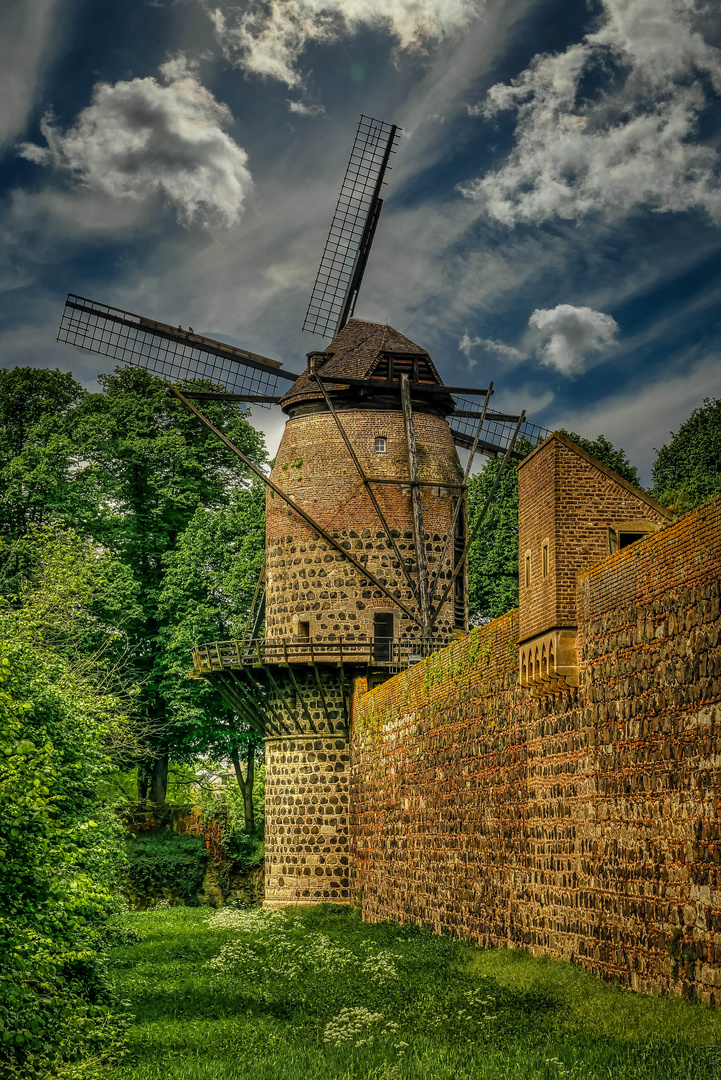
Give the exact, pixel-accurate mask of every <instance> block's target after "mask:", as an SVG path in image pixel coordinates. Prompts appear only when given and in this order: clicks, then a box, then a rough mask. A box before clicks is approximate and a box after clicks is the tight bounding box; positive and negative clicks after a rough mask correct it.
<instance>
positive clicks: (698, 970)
mask: <svg viewBox="0 0 721 1080" xmlns="http://www.w3.org/2000/svg"><path fill="white" fill-rule="evenodd" d="M720 579H721V499H717V500H715V501H714V502H712V503H710V504H707V506H705V507H702V508H701V509H700V510H698V511H696V512H694V513H692V514H690V515H688V516H687V517H686V518H684V519H682V520H681V521H679V522H677V523H676V524H674V525H671V526H669V527H668V528H667V529H665V530H663V531H661V532H658V533H652V534H650V535H649V536H647V537H645V538H644V539H643V540H640V541H639V542H638V543H636V544H634V545H633V546H631V547H628V548H626V549H625V550H623V551H621V552H619V553H617V554H616V555H614V556H612V557H611V558H609V559H606V560H605V561H603V562H602V563H601V564H600V565H598V566H596V567H593V568H592V569H590V570H587V571H585V572H584V573H583V574H581V575H580V578H579V582H578V591H577V597H576V600H577V608H578V613H579V642H578V647H579V659H580V665H579V666H580V672H579V674H580V678H579V686H578V688H577V689H571V690H567V691H564V692H563V693H556V694H550V695H548V696H547V697H545V698H543V699H540V700H539V699H533V698H531V697H529V695H528V691H527V690H524V689H523V688H522V687H519V686H518V682H517V661H516V656H517V641H518V636H519V632H518V616H517V613H516V612H513V613H511V614H509V615H508V616H504V617H503V618H501V619H497V620H495V621H494V622H493V623H491V624H490V625H488V626H486V627H483V628H479V629H476V630H474V631H472V632H471V634H470V635H469V636H468V637H466V638H465V639H464V640H462V641H459V642H455V643H454V644H453V645H451V646H450V647H449V648H447V649H445V650H443V651H442V652H439V653H437V654H436V655H435V656H433V657H431V658H429V659H428V660H427V661H425V662H424V663H422V664H419V665H417V666H415V667H413V668H411V669H410V670H409V671H408V672H407V673H406V674H403V675H398V676H396V677H394V678H393V679H391V680H389V681H388V682H387V683H385V684H384V685H382V686H380V687H378V688H377V689H375V690H373V691H371V692H367V693H363V689H364V687H363V686H362V685H361V686H359V687H358V690H357V692H356V694H355V695H354V703H353V728H352V743H351V758H352V770H351V819H350V820H351V852H352V862H353V876H352V892H353V895H354V896H356V897H357V898H360V900H361V902H362V906H363V913H364V917H365V918H367V919H370V920H377V919H385V918H397V919H400V920H405V919H411V920H414V921H417V922H421V923H424V924H426V925H428V926H431V927H433V928H434V929H435V930H437V931H442V930H443V931H448V932H451V933H454V934H458V935H461V936H464V937H468V938H471V939H473V940H476V941H478V942H480V943H482V944H485V945H522V946H527V947H528V948H529V949H531V950H532V951H535V952H544V953H547V954H549V955H552V956H557V957H566V958H568V959H572V960H576V961H577V962H579V963H581V964H582V965H583V966H585V967H587V968H588V969H589V970H591V971H593V972H595V973H596V974H598V975H600V976H602V977H604V978H611V979H617V980H618V981H620V982H621V983H623V984H625V985H628V986H630V987H632V988H634V989H637V990H644V991H652V992H668V991H670V992H673V993H685V994H689V995H692V996H697V997H700V998H702V999H703V1000H707V1001H714V1002H717V1003H719V1002H721V834H720V832H719V816H720V815H721V798H719V778H720V777H719V773H720V771H721V770H720V766H721V707H720V705H719V702H720V701H721V648H720V642H719V634H720V632H721V617H720V614H719V605H720V600H721V597H720V586H719V581H720Z"/></svg>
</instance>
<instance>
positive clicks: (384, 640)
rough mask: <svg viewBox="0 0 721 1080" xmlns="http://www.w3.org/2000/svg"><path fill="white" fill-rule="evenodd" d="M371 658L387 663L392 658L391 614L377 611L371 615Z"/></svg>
mask: <svg viewBox="0 0 721 1080" xmlns="http://www.w3.org/2000/svg"><path fill="white" fill-rule="evenodd" d="M373 659H374V660H377V661H378V662H379V663H381V664H383V663H385V664H389V663H390V662H391V660H392V659H393V614H392V613H391V612H390V611H377V612H376V613H375V615H374V616H373Z"/></svg>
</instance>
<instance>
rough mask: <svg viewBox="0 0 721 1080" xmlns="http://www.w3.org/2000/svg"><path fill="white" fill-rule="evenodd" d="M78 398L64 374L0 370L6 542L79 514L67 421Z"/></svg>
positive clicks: (0, 490)
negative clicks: (33, 528) (37, 526)
mask: <svg viewBox="0 0 721 1080" xmlns="http://www.w3.org/2000/svg"><path fill="white" fill-rule="evenodd" d="M84 397H85V391H84V390H83V388H82V386H80V384H79V383H77V382H75V380H74V379H73V377H72V376H71V375H67V374H65V373H64V372H61V371H50V370H44V369H43V368H14V369H13V370H12V371H7V370H5V369H4V368H0V535H2V536H3V537H4V538H5V539H6V540H7V539H10V540H14V539H16V538H17V537H19V536H22V535H23V533H25V532H26V531H27V530H28V528H30V526H31V525H45V524H48V523H50V522H53V521H58V520H65V521H75V520H77V519H78V516H79V515H80V516H82V502H83V500H82V498H78V497H77V493H76V490H75V485H74V483H73V475H74V468H75V464H76V461H77V450H78V447H77V444H76V442H75V441H74V438H73V434H72V425H71V424H70V423H69V418H70V417H71V416H72V415H74V413H75V411H76V410H77V408H78V406H79V405H80V404H81V402H82V401H83V398H84Z"/></svg>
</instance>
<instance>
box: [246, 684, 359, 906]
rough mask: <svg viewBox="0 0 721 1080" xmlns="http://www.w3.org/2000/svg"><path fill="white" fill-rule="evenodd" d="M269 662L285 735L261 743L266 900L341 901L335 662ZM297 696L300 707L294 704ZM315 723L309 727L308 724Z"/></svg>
mask: <svg viewBox="0 0 721 1080" xmlns="http://www.w3.org/2000/svg"><path fill="white" fill-rule="evenodd" d="M294 674H295V677H296V683H297V685H298V689H299V690H300V695H299V694H298V693H297V692H296V687H295V684H294V683H293V682H292V680H291V678H290V676H289V674H288V672H287V670H286V671H284V669H282V668H278V669H276V671H275V673H274V678H275V679H276V682H277V684H278V689H279V692H278V693H277V694H275V695H274V696H273V709H274V711H275V713H276V715H277V716H279V717H280V718H281V719H282V721H283V723H284V725H285V726H286V727H287V728H288V729H289V732H290V734H288V735H286V736H283V737H281V738H272V739H267V740H266V744H265V904H266V906H268V907H283V906H285V905H286V904H317V903H334V904H343V903H348V902H349V898H350V891H349V878H348V871H349V851H348V843H349V841H348V784H349V749H348V742H347V738H346V726H345V701H344V695H343V687H342V685H341V683H340V679H339V676H338V674H337V672H336V671H334V669H331V668H328V669H325V668H321V669H320V670H319V678H320V680H321V688H322V694H321V690H319V689H318V685H317V683H316V682H315V677H314V675H313V672H312V671H311V670H307V669H306V670H305V671H304V670H303V669H301V668H300V667H299V666H296V667H295V668H294ZM301 699H302V701H303V702H304V703H305V708H303V706H302V705H301ZM314 729H315V730H314Z"/></svg>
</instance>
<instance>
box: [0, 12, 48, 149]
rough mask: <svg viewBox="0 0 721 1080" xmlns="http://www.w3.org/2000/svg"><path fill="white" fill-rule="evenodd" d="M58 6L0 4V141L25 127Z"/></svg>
mask: <svg viewBox="0 0 721 1080" xmlns="http://www.w3.org/2000/svg"><path fill="white" fill-rule="evenodd" d="M57 6H58V5H57V0H4V3H3V4H1V5H0V101H2V109H0V144H2V143H4V142H6V141H8V140H9V139H12V138H16V137H17V136H18V135H20V134H21V133H22V132H23V131H24V130H25V126H26V124H27V120H28V113H29V111H30V108H31V107H32V105H33V102H34V101H35V99H36V97H37V94H38V91H39V88H40V74H41V70H42V65H43V61H44V60H45V59H46V57H47V54H48V51H49V47H50V45H51V42H52V36H51V35H52V30H53V21H54V20H53V16H54V14H55V9H56V7H57Z"/></svg>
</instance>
